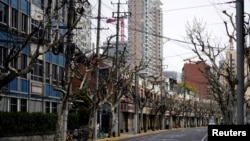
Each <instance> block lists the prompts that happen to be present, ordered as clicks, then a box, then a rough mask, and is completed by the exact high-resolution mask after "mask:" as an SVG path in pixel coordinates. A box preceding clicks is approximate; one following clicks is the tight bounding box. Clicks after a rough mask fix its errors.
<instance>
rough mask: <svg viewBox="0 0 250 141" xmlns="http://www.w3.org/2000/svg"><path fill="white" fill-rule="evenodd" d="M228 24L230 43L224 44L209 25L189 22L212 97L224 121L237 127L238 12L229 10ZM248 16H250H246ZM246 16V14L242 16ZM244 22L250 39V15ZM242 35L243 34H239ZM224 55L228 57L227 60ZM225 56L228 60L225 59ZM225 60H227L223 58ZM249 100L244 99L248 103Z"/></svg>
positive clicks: (246, 78)
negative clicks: (236, 17)
mask: <svg viewBox="0 0 250 141" xmlns="http://www.w3.org/2000/svg"><path fill="white" fill-rule="evenodd" d="M222 13H223V14H224V15H225V16H226V18H227V19H229V20H228V21H224V24H225V31H226V33H227V38H228V44H226V45H222V44H221V41H218V40H216V39H218V38H217V37H216V36H215V35H214V34H211V33H208V31H207V30H206V25H205V23H203V22H201V21H199V20H197V19H194V20H193V23H192V24H190V23H188V24H187V26H186V33H187V40H189V41H191V44H192V50H193V52H194V53H195V54H196V55H197V56H198V57H199V60H200V61H202V62H205V63H206V64H207V68H206V71H203V72H202V73H203V74H204V76H205V77H206V78H207V80H208V86H209V95H210V96H212V97H213V99H214V100H215V101H216V102H217V103H218V104H219V107H220V111H222V115H223V120H224V123H225V124H236V107H237V93H236V90H237V85H238V83H237V82H238V81H237V71H236V68H235V67H236V66H235V65H232V59H233V60H234V64H235V63H236V58H232V56H235V55H236V50H235V47H234V45H235V43H236V42H237V39H236V25H235V23H236V22H235V19H234V18H235V16H234V13H231V14H229V13H228V12H227V11H222ZM246 15H248V14H246ZM242 16H243V15H242ZM244 17H246V19H245V22H244V29H245V30H244V32H245V33H244V35H245V37H244V38H246V37H247V36H249V23H248V22H247V21H249V19H248V18H249V16H244ZM239 34H240V33H239ZM244 44H245V46H244V50H245V52H244V60H245V63H244V64H245V66H246V67H245V68H246V69H245V70H244V71H246V72H245V74H244V81H245V82H244V93H245V95H246V92H247V89H248V87H249V84H250V83H249V77H250V76H249V69H248V68H249V65H250V64H249V61H248V60H249V55H248V50H249V47H248V45H247V42H246V40H245V43H244ZM223 56H224V57H223ZM225 56H226V57H227V58H225ZM222 58H224V59H222ZM222 61H223V62H222ZM247 100H249V99H246V98H245V99H244V103H246V102H247Z"/></svg>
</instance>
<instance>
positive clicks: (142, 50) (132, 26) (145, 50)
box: [128, 0, 163, 75]
mask: <svg viewBox="0 0 250 141" xmlns="http://www.w3.org/2000/svg"><path fill="white" fill-rule="evenodd" d="M161 5H162V3H161V1H160V0H129V1H128V10H129V12H130V13H131V16H130V17H129V19H128V27H129V28H128V46H129V52H130V60H129V61H130V64H133V65H132V66H131V67H133V68H134V67H135V66H139V64H140V62H141V61H142V62H143V63H145V62H149V64H148V66H147V68H146V69H145V72H146V73H148V75H155V74H159V73H160V72H161V69H162V67H161V66H162V57H163V40H162V35H163V33H162V32H163V26H162V24H163V14H162V8H161V7H160V6H161Z"/></svg>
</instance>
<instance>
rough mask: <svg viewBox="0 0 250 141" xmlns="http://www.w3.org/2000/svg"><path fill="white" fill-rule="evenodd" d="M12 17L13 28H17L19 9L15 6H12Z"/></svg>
mask: <svg viewBox="0 0 250 141" xmlns="http://www.w3.org/2000/svg"><path fill="white" fill-rule="evenodd" d="M11 14H12V16H11V17H12V19H11V26H12V27H13V28H16V29H17V23H18V11H17V10H16V9H14V8H12V13H11Z"/></svg>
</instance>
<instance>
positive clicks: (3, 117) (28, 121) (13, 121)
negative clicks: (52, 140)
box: [0, 112, 80, 137]
mask: <svg viewBox="0 0 250 141" xmlns="http://www.w3.org/2000/svg"><path fill="white" fill-rule="evenodd" d="M56 122H57V114H56V113H41V112H36V113H22V112H0V137H10V136H32V135H49V134H53V133H55V129H56ZM79 127H80V126H79V118H78V115H76V114H69V116H68V129H70V130H73V129H75V128H79Z"/></svg>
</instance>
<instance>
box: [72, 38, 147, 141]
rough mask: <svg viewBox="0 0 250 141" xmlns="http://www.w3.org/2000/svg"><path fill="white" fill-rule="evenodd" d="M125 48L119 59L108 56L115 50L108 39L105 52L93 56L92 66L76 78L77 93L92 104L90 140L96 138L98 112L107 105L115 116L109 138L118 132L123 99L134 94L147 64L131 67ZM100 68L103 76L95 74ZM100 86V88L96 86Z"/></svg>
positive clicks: (85, 68) (86, 67)
mask: <svg viewBox="0 0 250 141" xmlns="http://www.w3.org/2000/svg"><path fill="white" fill-rule="evenodd" d="M121 48H122V47H121ZM121 48H120V49H119V52H118V53H119V55H118V58H116V57H115V56H113V55H112V54H111V55H108V50H109V49H111V46H110V39H108V40H107V46H106V47H105V48H103V49H104V50H103V53H102V54H100V55H99V58H97V55H93V56H92V57H90V58H89V62H90V64H89V66H86V64H83V66H82V69H79V70H78V72H77V74H78V75H77V77H75V78H76V79H78V80H80V82H81V84H80V86H79V87H78V88H76V91H75V92H76V93H75V94H77V95H80V97H85V99H87V100H88V101H89V102H90V106H89V109H90V110H89V111H90V114H89V122H88V140H93V138H94V136H95V135H94V133H95V131H94V129H95V123H96V121H95V118H96V113H97V112H98V111H99V110H101V109H102V106H103V105H108V107H109V109H108V110H109V111H108V112H110V113H111V123H110V125H109V131H108V132H109V136H112V133H113V132H114V131H115V129H114V126H115V125H116V124H118V123H117V120H118V119H117V117H116V116H117V114H118V112H120V111H119V110H118V108H119V107H118V106H119V103H120V99H121V98H122V97H124V96H125V95H132V84H133V82H134V76H135V74H136V72H138V71H140V70H142V69H144V68H145V64H144V63H142V64H141V65H140V66H138V69H133V68H130V65H129V64H127V63H126V59H127V57H128V56H126V55H127V49H126V47H125V46H124V47H123V48H122V49H121ZM116 61H117V62H118V63H117V64H116ZM78 66H81V65H78ZM97 66H98V67H97ZM96 69H99V76H96V73H94V72H95V71H96ZM117 71H118V72H119V73H118V77H117V76H116V74H117ZM96 77H98V82H96V79H95V78H96ZM97 83H98V87H96V84H97ZM95 134H96V133H95Z"/></svg>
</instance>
